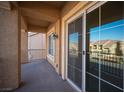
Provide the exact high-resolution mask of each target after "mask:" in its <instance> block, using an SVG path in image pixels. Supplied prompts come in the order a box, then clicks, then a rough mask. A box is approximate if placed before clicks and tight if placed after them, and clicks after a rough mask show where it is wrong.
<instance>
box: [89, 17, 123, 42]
mask: <svg viewBox="0 0 124 93" xmlns="http://www.w3.org/2000/svg"><path fill="white" fill-rule="evenodd" d="M99 28H100V39H101V40H122V39H123V38H124V19H122V20H118V21H115V22H111V23H108V24H105V25H102V26H100V27H94V28H91V29H90V32H91V34H90V40H92V41H97V40H98V38H99V32H98V31H99Z"/></svg>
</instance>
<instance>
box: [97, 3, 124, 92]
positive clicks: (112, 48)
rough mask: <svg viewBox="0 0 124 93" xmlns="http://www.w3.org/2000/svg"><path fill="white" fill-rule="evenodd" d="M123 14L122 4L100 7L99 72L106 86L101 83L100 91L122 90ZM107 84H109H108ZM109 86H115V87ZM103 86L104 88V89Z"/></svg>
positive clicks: (123, 61)
mask: <svg viewBox="0 0 124 93" xmlns="http://www.w3.org/2000/svg"><path fill="white" fill-rule="evenodd" d="M123 13H124V10H123V2H107V3H106V4H104V5H102V6H101V26H100V43H99V44H100V47H101V48H100V50H99V51H100V63H101V65H100V66H101V71H100V72H101V79H103V80H104V81H105V82H106V84H104V83H105V82H104V81H101V91H111V92H112V91H116V90H115V89H117V91H119V89H123V78H124V77H123V69H124V68H123V63H124V59H123V55H124V18H123ZM107 82H108V83H110V84H108V83H107ZM111 84H112V85H115V87H114V86H112V85H111ZM104 85H105V86H106V88H105V86H104ZM109 86H110V88H109ZM103 87H104V88H103ZM107 87H108V88H107ZM112 87H113V88H112ZM117 87H118V88H119V89H118V88H117ZM112 89H113V90H112ZM120 91H121V90H120Z"/></svg>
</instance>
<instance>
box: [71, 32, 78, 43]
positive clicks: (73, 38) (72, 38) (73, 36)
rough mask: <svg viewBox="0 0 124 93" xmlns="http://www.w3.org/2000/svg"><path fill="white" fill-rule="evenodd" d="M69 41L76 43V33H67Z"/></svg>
mask: <svg viewBox="0 0 124 93" xmlns="http://www.w3.org/2000/svg"><path fill="white" fill-rule="evenodd" d="M69 42H70V43H73V42H74V43H77V42H78V33H73V34H70V35H69Z"/></svg>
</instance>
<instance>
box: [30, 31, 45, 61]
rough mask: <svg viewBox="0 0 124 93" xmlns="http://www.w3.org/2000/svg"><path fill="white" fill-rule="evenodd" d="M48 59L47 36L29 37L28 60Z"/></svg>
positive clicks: (39, 34) (40, 34) (41, 34)
mask: <svg viewBox="0 0 124 93" xmlns="http://www.w3.org/2000/svg"><path fill="white" fill-rule="evenodd" d="M42 58H46V34H43V33H36V34H35V35H32V36H28V59H29V60H33V59H42Z"/></svg>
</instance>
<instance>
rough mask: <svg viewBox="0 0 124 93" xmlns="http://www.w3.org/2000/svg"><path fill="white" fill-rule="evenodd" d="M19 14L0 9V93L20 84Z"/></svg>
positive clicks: (14, 11)
mask: <svg viewBox="0 0 124 93" xmlns="http://www.w3.org/2000/svg"><path fill="white" fill-rule="evenodd" d="M19 72H20V31H19V13H18V10H17V9H12V10H11V11H9V10H5V9H0V91H10V90H12V89H15V88H17V87H18V86H19V82H20V73H19Z"/></svg>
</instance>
